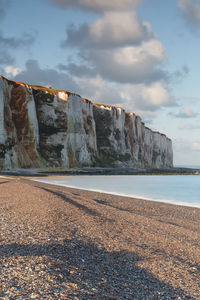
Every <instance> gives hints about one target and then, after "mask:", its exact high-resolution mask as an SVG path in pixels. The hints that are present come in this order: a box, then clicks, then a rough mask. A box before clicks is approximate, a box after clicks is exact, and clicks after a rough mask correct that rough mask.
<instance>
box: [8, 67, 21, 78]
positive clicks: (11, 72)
mask: <svg viewBox="0 0 200 300" xmlns="http://www.w3.org/2000/svg"><path fill="white" fill-rule="evenodd" d="M4 70H5V72H6V76H9V77H15V76H17V75H18V74H19V73H21V72H22V69H19V68H14V67H13V66H7V67H5V68H4Z"/></svg>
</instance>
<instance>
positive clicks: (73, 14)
mask: <svg viewBox="0 0 200 300" xmlns="http://www.w3.org/2000/svg"><path fill="white" fill-rule="evenodd" d="M199 50H200V0H167V1H161V0H112V1H108V0H0V74H2V75H3V76H5V77H6V78H8V79H12V80H16V81H22V82H27V83H29V84H36V85H44V86H51V87H53V88H56V89H65V90H68V91H71V92H76V93H79V94H80V95H81V96H82V97H86V98H88V99H90V100H92V101H93V102H96V103H103V104H108V105H115V106H120V107H123V108H124V109H125V110H126V111H129V112H134V113H136V114H139V115H140V116H141V117H142V120H143V121H144V122H145V124H146V125H147V126H148V127H150V128H152V129H153V130H158V131H160V132H162V133H165V134H166V135H167V136H168V137H169V138H171V139H172V143H173V149H174V165H183V166H193V165H194V166H195V165H197V166H200V89H199V86H200V83H199V80H200V79H199V70H200V59H199V56H200V55H199Z"/></svg>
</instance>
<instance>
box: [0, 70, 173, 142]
mask: <svg viewBox="0 0 200 300" xmlns="http://www.w3.org/2000/svg"><path fill="white" fill-rule="evenodd" d="M0 78H3V79H4V80H6V81H7V82H8V83H9V84H12V85H15V86H16V85H23V86H25V87H30V88H32V89H33V90H36V91H41V92H44V93H48V94H51V95H54V96H55V95H57V94H58V93H66V94H67V95H68V96H69V95H76V96H79V97H80V98H81V99H82V101H83V102H87V103H90V104H92V105H93V106H96V107H104V108H105V109H120V110H122V111H123V112H125V110H124V109H123V108H122V107H120V106H113V105H107V104H99V103H94V102H92V101H91V100H88V99H87V98H82V97H81V96H80V95H79V94H77V93H74V92H68V91H67V90H58V89H53V88H52V87H45V86H40V85H32V84H28V83H24V82H20V81H13V80H9V79H7V78H5V77H4V76H2V75H0ZM125 114H127V115H130V114H134V115H135V116H136V118H140V119H141V117H140V116H138V115H136V114H135V113H131V112H125ZM142 123H143V125H145V124H144V122H142ZM145 128H147V129H149V130H151V131H152V132H153V133H157V134H160V135H162V136H165V137H166V138H167V139H168V140H170V141H171V139H170V138H168V137H167V136H166V135H165V134H163V133H160V132H159V131H154V130H152V129H150V128H148V127H146V126H145Z"/></svg>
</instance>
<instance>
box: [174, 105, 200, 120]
mask: <svg viewBox="0 0 200 300" xmlns="http://www.w3.org/2000/svg"><path fill="white" fill-rule="evenodd" d="M169 115H171V116H173V117H176V118H186V119H188V118H195V117H197V116H198V115H199V113H196V112H193V111H192V110H191V109H190V108H188V107H185V108H182V109H181V110H180V111H179V112H178V113H169Z"/></svg>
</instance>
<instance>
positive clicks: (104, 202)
mask: <svg viewBox="0 0 200 300" xmlns="http://www.w3.org/2000/svg"><path fill="white" fill-rule="evenodd" d="M93 201H95V202H96V203H98V204H102V205H106V206H109V207H112V208H114V209H117V210H119V211H125V212H129V213H135V214H136V212H135V210H133V209H127V208H121V207H117V206H114V205H111V204H110V203H109V202H107V201H103V200H99V199H93Z"/></svg>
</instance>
